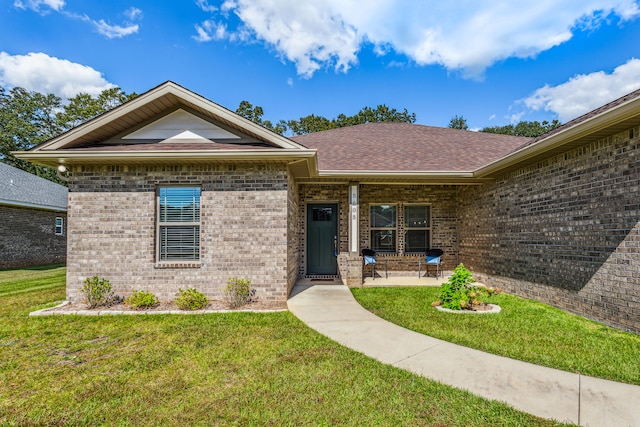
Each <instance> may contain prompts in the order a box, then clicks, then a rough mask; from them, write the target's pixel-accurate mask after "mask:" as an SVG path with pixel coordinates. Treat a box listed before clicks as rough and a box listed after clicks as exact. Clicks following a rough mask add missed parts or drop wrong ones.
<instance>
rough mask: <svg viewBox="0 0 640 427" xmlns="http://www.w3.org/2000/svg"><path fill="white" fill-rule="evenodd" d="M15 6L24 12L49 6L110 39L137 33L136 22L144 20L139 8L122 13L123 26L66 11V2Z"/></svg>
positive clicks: (33, 0)
mask: <svg viewBox="0 0 640 427" xmlns="http://www.w3.org/2000/svg"><path fill="white" fill-rule="evenodd" d="M13 5H14V6H15V7H17V8H20V9H23V10H26V9H31V10H34V11H36V12H40V11H41V9H40V7H41V6H43V5H44V6H47V7H49V8H51V9H52V10H55V11H56V12H60V13H61V14H63V15H64V16H67V17H69V18H72V19H78V20H80V21H84V22H88V23H90V24H91V25H93V27H94V28H95V29H96V31H97V32H98V33H99V34H102V35H103V36H105V37H107V38H109V39H113V38H122V37H125V36H128V35H131V34H135V33H137V32H138V30H139V29H140V26H139V25H138V24H136V23H135V21H139V20H140V19H142V10H140V9H138V8H137V7H130V8H128V9H127V10H125V11H124V12H123V13H122V14H123V16H124V17H125V18H126V22H124V24H123V25H117V24H116V25H114V24H109V23H107V21H105V20H104V19H100V20H95V19H92V18H90V17H89V16H88V15H86V14H79V13H75V12H70V11H67V10H64V6H65V2H64V0H26V1H24V2H23V1H22V0H15V1H14V3H13ZM47 12H48V10H47ZM43 13H44V12H43Z"/></svg>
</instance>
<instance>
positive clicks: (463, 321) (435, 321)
mask: <svg viewBox="0 0 640 427" xmlns="http://www.w3.org/2000/svg"><path fill="white" fill-rule="evenodd" d="M352 292H353V295H354V296H355V297H356V299H357V300H358V302H360V304H362V306H364V307H365V308H366V309H368V310H369V311H371V312H373V313H374V314H376V315H378V316H380V317H382V318H384V319H386V320H388V321H390V322H393V323H395V324H397V325H401V326H404V327H405V328H407V329H411V330H414V331H416V332H420V333H423V334H426V335H430V336H432V337H435V338H440V339H443V340H445V341H450V342H453V343H457V344H460V345H464V346H467V347H471V348H475V349H478V350H483V351H486V352H489V353H493V354H498V355H501V356H506V357H510V358H513V359H518V360H524V361H527V362H531V363H535V364H538V365H543V366H548V367H551V368H556V369H561V370H564V371H569V372H575V373H580V374H584V375H589V376H594V377H599V378H605V379H610V380H613V381H619V382H625V383H630V384H636V385H640V369H638V361H639V360H640V336H638V335H636V334H633V333H627V332H621V331H619V330H617V329H613V328H609V327H607V326H604V325H602V324H600V323H597V322H593V321H590V320H587V319H585V318H583V317H580V316H576V315H572V314H569V313H566V312H564V311H562V310H559V309H556V308H554V307H550V306H548V305H544V304H541V303H538V302H536V301H532V300H526V299H523V298H518V297H515V296H513V295H505V294H500V295H497V296H494V297H492V298H491V299H490V300H488V302H492V303H495V304H498V305H500V307H501V308H502V312H501V313H498V314H455V313H444V312H441V311H438V310H436V309H434V308H433V307H431V303H432V302H433V301H435V300H437V299H438V295H439V292H440V288H437V287H419V288H418V287H411V288H409V287H407V288H366V289H353V290H352Z"/></svg>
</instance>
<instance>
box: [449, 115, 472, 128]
mask: <svg viewBox="0 0 640 427" xmlns="http://www.w3.org/2000/svg"><path fill="white" fill-rule="evenodd" d="M449 127H450V128H451V129H461V130H469V126H468V125H467V119H465V118H464V116H458V115H455V116H453V117H452V118H451V120H449Z"/></svg>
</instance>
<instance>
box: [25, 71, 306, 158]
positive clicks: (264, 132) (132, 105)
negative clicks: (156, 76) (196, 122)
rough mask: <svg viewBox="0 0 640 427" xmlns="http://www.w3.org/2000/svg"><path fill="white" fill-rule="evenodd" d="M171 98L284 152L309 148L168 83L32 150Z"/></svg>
mask: <svg viewBox="0 0 640 427" xmlns="http://www.w3.org/2000/svg"><path fill="white" fill-rule="evenodd" d="M167 95H174V96H176V97H178V98H180V99H181V100H183V101H186V102H188V103H191V104H193V105H195V106H197V107H199V108H203V109H206V110H208V111H211V112H213V113H214V115H216V116H217V117H219V118H220V119H221V120H223V121H226V122H229V123H233V124H234V125H235V126H237V127H238V128H242V129H245V130H247V131H248V132H249V133H251V134H253V135H255V136H256V137H258V138H259V139H261V140H264V141H267V142H270V143H272V144H274V145H276V146H277V147H281V148H283V149H301V150H304V149H306V148H305V147H303V146H302V145H300V144H298V143H296V142H294V141H292V140H290V139H289V138H286V137H284V136H282V135H278V134H277V133H275V132H272V131H270V130H268V129H266V128H265V127H263V126H261V125H258V124H256V123H254V122H253V121H251V120H249V119H246V118H244V117H242V116H239V115H237V114H235V113H233V112H231V111H230V110H227V109H226V108H224V107H222V106H220V105H218V104H216V103H214V102H212V101H209V100H208V99H206V98H204V97H202V96H200V95H197V94H195V93H194V92H191V91H189V90H188V89H186V88H184V87H182V86H180V85H178V84H176V83H173V82H166V83H163V84H162V85H160V86H158V87H156V88H154V89H151V90H150V91H148V92H146V93H143V94H141V95H139V96H138V97H136V98H134V99H132V100H130V101H128V102H126V103H125V104H122V105H120V106H118V107H116V108H114V109H113V110H110V111H107V112H106V113H104V114H102V115H100V116H98V117H95V118H93V119H91V120H89V121H88V122H86V123H84V124H82V125H80V126H78V127H76V128H73V129H71V130H69V131H67V132H65V133H63V134H62V135H60V136H58V137H55V138H53V139H51V140H49V141H46V142H44V143H42V144H40V145H38V146H36V147H34V148H32V149H31V151H33V152H38V151H43V150H55V149H59V148H63V147H64V146H65V145H66V144H68V143H69V142H72V141H74V140H75V139H77V138H80V137H82V136H84V135H87V134H88V133H90V132H92V131H94V130H97V129H99V128H100V127H102V126H105V125H107V124H108V123H110V122H112V121H114V120H117V119H119V118H121V117H123V116H126V115H127V114H129V113H130V112H132V111H134V110H136V109H138V108H140V107H142V106H144V105H145V104H148V103H151V102H154V101H155V100H158V99H160V98H162V97H164V96H167Z"/></svg>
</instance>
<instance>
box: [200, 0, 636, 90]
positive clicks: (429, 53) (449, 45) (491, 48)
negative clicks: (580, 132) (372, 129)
mask: <svg viewBox="0 0 640 427" xmlns="http://www.w3.org/2000/svg"><path fill="white" fill-rule="evenodd" d="M200 3H204V2H199V1H198V2H197V4H199V5H200ZM201 8H202V6H201ZM216 13H217V15H219V18H220V19H224V20H226V21H227V22H226V23H227V26H226V27H225V28H226V31H225V33H224V37H225V38H228V39H230V40H246V38H247V36H249V37H250V38H251V39H252V40H259V41H262V42H264V43H266V44H267V45H269V46H271V47H273V48H275V50H276V51H277V52H278V54H279V55H280V56H282V57H283V58H286V59H287V60H289V61H291V62H293V63H295V65H296V67H297V70H298V73H299V74H300V75H302V76H304V77H310V76H311V75H313V73H314V72H315V71H316V70H318V69H320V68H322V67H333V68H335V69H336V70H337V71H345V72H346V71H347V70H349V68H350V67H352V66H354V65H355V64H357V62H358V58H357V54H358V52H359V50H360V49H361V47H362V45H363V44H364V43H367V42H370V43H372V44H373V45H374V51H375V52H376V53H377V54H378V55H384V54H385V53H387V52H389V51H391V50H393V51H395V52H396V53H400V54H404V55H406V56H407V57H408V58H409V59H410V60H412V61H414V62H415V63H417V64H418V65H430V64H439V65H442V66H444V67H446V68H447V69H449V70H457V71H461V72H462V73H463V74H464V75H465V76H467V77H478V76H481V75H482V73H483V72H484V70H485V69H486V68H487V67H490V66H491V65H492V64H494V63H495V62H497V61H501V60H504V59H506V58H511V57H518V58H526V57H531V56H535V55H536V54H538V53H539V52H542V51H545V50H547V49H550V48H552V47H554V46H557V45H559V44H561V43H563V42H566V41H567V40H569V39H570V38H571V37H572V34H573V32H575V31H578V30H582V29H587V28H595V27H597V26H598V25H599V24H600V23H601V22H602V21H603V20H606V19H611V18H612V17H617V19H620V20H622V21H624V20H629V19H634V18H636V17H638V16H639V15H640V7H639V5H638V3H637V2H636V1H635V0H565V1H562V2H557V1H555V0H538V1H536V2H533V3H532V2H530V1H528V0H513V1H509V2H496V1H494V0H483V1H474V2H471V1H467V2H464V4H461V2H441V1H437V0H427V1H415V0H370V1H369V2H366V4H363V3H362V1H359V0H305V1H299V0H225V1H224V3H223V4H222V5H221V6H220V9H219V11H216ZM238 19H239V21H240V22H239V23H237V22H238ZM234 23H237V25H235V28H233V29H231V27H232V26H233V24H234ZM198 28H199V29H198ZM196 29H197V31H198V33H199V36H198V37H199V38H200V39H206V38H208V40H214V39H216V36H214V34H213V33H212V32H211V31H209V30H208V29H207V28H206V27H204V26H200V27H196ZM215 29H217V27H216V28H214V29H212V30H215ZM200 30H202V31H203V34H204V35H206V36H203V34H200ZM241 34H242V36H241ZM198 37H196V38H198Z"/></svg>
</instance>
